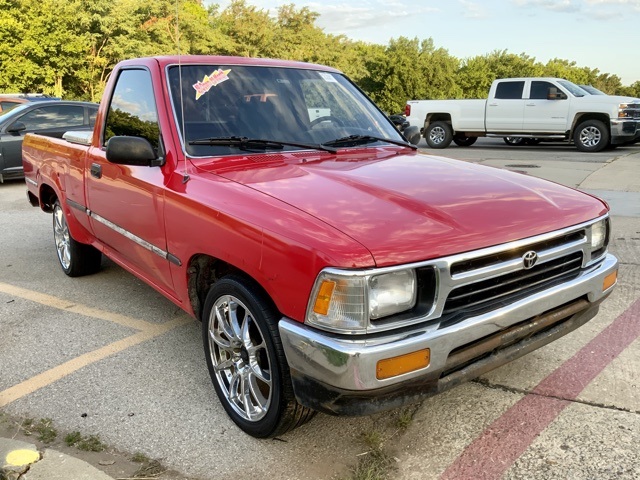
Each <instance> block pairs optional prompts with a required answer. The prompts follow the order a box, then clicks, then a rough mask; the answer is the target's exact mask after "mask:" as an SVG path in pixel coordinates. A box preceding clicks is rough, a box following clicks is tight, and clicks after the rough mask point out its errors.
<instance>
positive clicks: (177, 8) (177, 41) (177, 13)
mask: <svg viewBox="0 0 640 480" xmlns="http://www.w3.org/2000/svg"><path fill="white" fill-rule="evenodd" d="M176 48H177V49H178V78H179V79H180V123H181V125H180V128H181V129H182V141H183V142H185V145H186V142H187V138H186V136H185V134H186V133H185V132H186V129H185V127H184V99H183V96H182V56H181V53H180V0H176ZM188 181H189V174H188V173H187V152H186V150H185V152H184V170H183V172H182V183H187V182H188Z"/></svg>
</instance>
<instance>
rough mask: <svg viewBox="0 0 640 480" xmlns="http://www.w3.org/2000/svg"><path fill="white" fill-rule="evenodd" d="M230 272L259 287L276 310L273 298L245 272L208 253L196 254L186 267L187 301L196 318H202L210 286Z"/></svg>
mask: <svg viewBox="0 0 640 480" xmlns="http://www.w3.org/2000/svg"><path fill="white" fill-rule="evenodd" d="M231 273H233V274H234V275H238V276H240V277H242V278H243V279H244V281H246V282H247V283H250V284H253V285H254V286H255V287H256V288H258V289H260V290H261V291H262V292H263V293H264V296H265V298H266V299H268V300H269V301H270V302H272V305H273V306H274V308H275V309H276V310H277V307H276V306H275V304H273V300H271V297H270V296H269V294H268V293H267V292H266V291H265V289H264V288H262V286H261V285H260V283H258V282H257V281H256V280H255V279H253V278H252V277H251V276H250V275H248V274H247V273H246V272H244V271H242V270H240V269H239V268H237V267H234V266H233V265H231V264H229V263H227V262H225V261H223V260H220V259H217V258H215V257H212V256H210V255H206V254H196V255H194V256H193V257H191V259H190V260H189V265H188V267H187V288H188V293H189V301H190V302H191V308H192V310H193V313H194V314H195V316H196V318H198V319H200V320H202V309H203V307H204V302H205V300H206V298H207V294H208V293H209V289H210V288H211V286H212V285H213V284H214V283H216V282H217V281H218V280H220V279H221V278H222V277H224V276H226V275H229V274H231Z"/></svg>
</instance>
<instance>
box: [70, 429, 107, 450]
mask: <svg viewBox="0 0 640 480" xmlns="http://www.w3.org/2000/svg"><path fill="white" fill-rule="evenodd" d="M64 443H66V444H67V446H69V447H76V448H77V449H78V450H83V451H85V452H102V451H103V450H104V449H105V448H106V446H105V444H104V443H102V441H100V438H99V437H98V436H97V435H89V436H88V437H83V436H82V434H80V432H72V433H70V434H68V435H67V436H66V437H64Z"/></svg>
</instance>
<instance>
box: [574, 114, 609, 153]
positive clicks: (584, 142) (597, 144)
mask: <svg viewBox="0 0 640 480" xmlns="http://www.w3.org/2000/svg"><path fill="white" fill-rule="evenodd" d="M573 143H575V144H576V148H577V149H578V150H580V151H581V152H599V151H601V150H604V149H605V148H607V147H608V146H609V130H608V129H607V127H606V125H605V124H604V123H603V122H601V121H600V120H585V121H584V122H582V123H581V124H580V125H578V126H577V127H576V129H575V131H574V132H573Z"/></svg>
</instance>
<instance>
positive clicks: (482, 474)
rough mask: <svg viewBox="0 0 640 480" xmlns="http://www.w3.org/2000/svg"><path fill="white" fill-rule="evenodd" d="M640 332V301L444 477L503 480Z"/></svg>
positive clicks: (449, 479)
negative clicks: (543, 433) (545, 430)
mask: <svg viewBox="0 0 640 480" xmlns="http://www.w3.org/2000/svg"><path fill="white" fill-rule="evenodd" d="M639 336H640V299H638V300H636V301H635V302H634V303H633V304H632V305H631V306H630V307H629V308H628V309H627V310H625V311H624V312H623V313H622V314H621V315H620V316H619V317H618V318H616V319H615V320H614V321H613V322H612V323H611V324H610V325H609V326H608V327H607V328H605V329H604V330H603V331H602V332H600V333H599V334H598V335H597V336H596V337H595V338H594V339H593V340H591V341H590V342H589V343H588V344H587V345H585V346H584V347H583V348H581V349H580V350H579V351H578V352H577V353H576V354H575V355H574V356H573V357H571V358H570V359H569V360H567V361H566V362H564V363H563V364H562V365H561V366H560V367H558V368H557V369H556V370H555V371H553V373H551V374H550V375H549V376H548V377H546V378H545V379H544V380H542V381H541V382H540V383H539V384H538V385H537V386H536V387H535V388H534V389H533V390H532V392H531V394H528V395H525V396H524V397H523V398H522V399H520V401H518V402H517V403H516V404H515V405H513V406H512V407H511V408H510V409H509V410H507V411H506V412H505V413H504V414H503V415H502V416H501V417H500V418H498V419H496V420H495V421H494V422H493V423H492V424H491V425H489V427H487V428H486V429H485V431H484V432H482V434H481V435H480V436H479V437H478V438H477V439H475V440H474V441H473V442H472V443H470V444H469V445H468V446H467V448H465V450H464V451H463V452H462V454H461V455H460V456H459V457H458V458H457V459H456V460H455V461H454V462H453V463H452V464H451V465H450V466H449V467H448V468H447V469H446V470H445V471H444V473H443V474H442V475H441V476H440V479H441V480H467V479H468V480H485V479H486V480H489V479H497V478H500V477H501V476H502V475H503V474H504V473H505V472H506V471H507V470H508V469H509V468H510V467H511V465H513V463H514V462H515V461H516V460H517V459H518V458H519V457H520V456H521V455H522V454H523V453H524V452H525V450H526V449H527V448H529V446H530V445H531V444H532V443H533V441H534V440H535V439H536V437H538V435H540V433H542V431H543V430H544V429H545V428H547V427H548V426H549V424H551V422H553V421H554V420H555V419H556V418H557V416H558V415H559V414H560V413H561V412H562V410H564V409H565V408H566V407H567V406H569V405H571V401H572V400H575V399H576V398H577V397H578V395H579V394H580V393H581V392H582V391H583V390H584V389H585V388H586V387H587V385H588V384H589V383H591V381H593V379H595V378H596V377H597V376H598V375H599V374H600V373H601V372H602V371H603V370H604V369H605V368H606V367H607V365H609V364H610V363H611V362H612V361H613V360H614V359H615V358H616V357H617V356H618V355H620V354H621V353H622V352H623V351H624V349H626V348H627V347H628V346H629V345H630V344H631V343H632V342H634V341H635V340H636V339H637V338H638V337H639Z"/></svg>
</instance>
